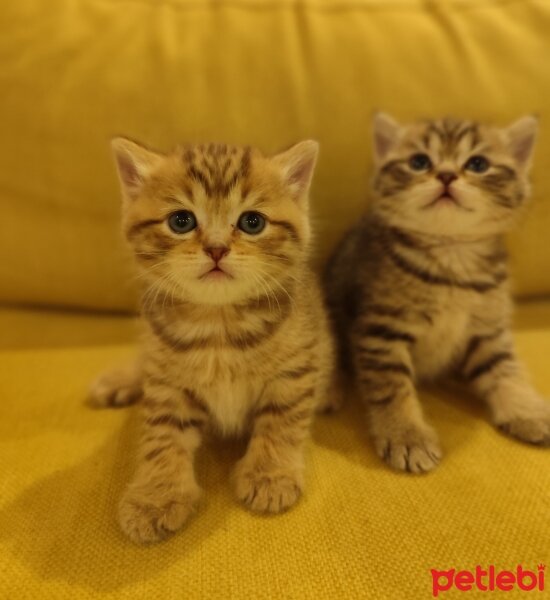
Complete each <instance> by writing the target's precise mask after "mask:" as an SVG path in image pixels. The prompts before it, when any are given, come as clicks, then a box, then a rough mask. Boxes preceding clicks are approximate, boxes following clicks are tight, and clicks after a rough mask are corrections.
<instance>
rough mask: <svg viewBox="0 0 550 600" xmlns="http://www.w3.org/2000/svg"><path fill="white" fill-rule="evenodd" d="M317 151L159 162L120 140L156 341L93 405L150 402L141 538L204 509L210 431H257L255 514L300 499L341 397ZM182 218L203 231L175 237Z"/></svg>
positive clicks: (131, 505) (134, 528) (242, 471)
mask: <svg viewBox="0 0 550 600" xmlns="http://www.w3.org/2000/svg"><path fill="white" fill-rule="evenodd" d="M316 151H317V146H316V144H315V143H313V142H302V143H301V144H298V145H296V146H295V147H293V148H291V149H290V150H288V151H287V152H284V153H282V154H279V155H277V156H275V157H273V158H267V157H264V156H262V155H261V154H260V152H259V151H257V150H255V149H252V148H240V147H233V146H226V145H219V144H210V145H205V146H195V147H185V148H178V149H176V150H175V151H174V152H172V153H170V154H168V155H160V154H158V153H154V152H152V151H150V150H146V149H145V148H143V147H141V146H138V145H136V144H134V143H131V142H129V141H127V140H117V141H116V142H115V156H116V158H117V162H118V166H119V172H120V175H121V182H122V189H123V197H124V210H123V217H124V218H123V227H124V232H125V235H126V237H127V239H128V241H129V243H130V245H131V247H132V249H133V250H134V253H135V256H136V260H137V263H138V265H139V266H140V267H141V273H140V275H141V278H142V279H143V280H144V282H145V285H144V293H143V300H142V309H143V310H142V312H143V317H144V320H145V323H146V326H147V331H146V335H145V340H144V345H143V352H142V356H141V360H140V362H139V365H137V366H136V365H134V366H132V367H131V368H126V369H125V370H121V371H115V372H111V373H108V374H107V375H105V376H103V377H101V378H100V379H99V380H98V382H96V384H95V386H94V388H93V390H92V398H93V400H94V403H95V404H96V405H116V406H119V405H122V404H124V403H125V402H127V403H130V402H132V401H134V400H135V399H137V398H138V397H142V402H141V405H142V408H143V411H144V433H143V438H142V441H141V445H140V449H139V461H138V467H137V472H136V474H135V476H134V479H133V481H132V483H131V484H130V486H129V487H128V490H127V491H126V494H125V495H124V497H123V499H122V502H121V504H120V512H119V516H120V523H121V526H122V528H123V530H124V531H125V532H126V534H127V535H128V536H129V537H130V538H131V539H132V540H134V541H136V542H152V541H156V540H159V539H162V538H163V537H165V536H166V535H168V534H169V533H171V532H173V531H175V530H176V529H178V528H179V527H181V525H182V524H183V523H184V522H185V520H186V519H187V518H188V517H189V515H190V514H191V513H192V511H193V510H194V507H195V506H196V503H197V501H198V498H199V494H200V490H199V487H198V485H197V483H196V480H195V474H194V467H193V457H194V453H195V451H196V449H197V448H198V446H199V445H200V443H201V441H202V438H203V436H204V434H205V433H206V432H208V431H213V432H217V433H220V434H222V435H236V434H251V438H250V442H249V446H248V450H247V452H246V454H245V456H244V457H243V458H242V459H241V460H240V461H239V463H238V465H237V467H236V471H235V488H236V494H237V496H238V498H239V499H240V500H241V501H243V502H244V503H245V504H246V505H247V506H248V507H250V508H251V509H252V510H256V511H260V512H279V511H282V510H285V509H287V508H289V507H290V506H291V505H292V504H294V503H295V502H296V500H297V499H298V497H299V495H300V493H301V490H302V488H303V470H304V464H303V446H304V443H305V441H306V440H307V438H308V436H309V428H310V423H311V421H312V418H313V414H314V412H315V410H317V409H319V408H324V407H325V406H326V405H328V404H329V403H331V402H333V401H334V399H333V398H331V397H329V384H331V377H332V371H333V369H334V358H333V348H332V342H331V338H330V330H329V326H328V321H327V318H326V315H325V311H324V308H323V305H322V300H321V293H320V290H319V288H318V284H317V282H316V280H315V277H314V276H313V274H312V272H311V271H310V269H309V267H308V265H307V258H308V252H309V250H308V248H309V239H310V231H309V223H308V215H307V194H308V188H309V183H310V178H311V174H312V171H313V166H314V162H315V157H316ZM178 210H188V211H192V212H193V213H194V214H195V216H196V219H197V224H198V226H197V227H196V229H193V230H192V231H189V232H187V233H184V234H177V233H174V232H173V231H172V230H171V229H170V227H169V224H168V219H169V215H170V214H171V213H173V212H174V211H178ZM247 211H257V212H259V213H261V214H262V215H263V216H264V218H265V220H266V223H267V224H266V227H265V229H264V230H263V231H262V232H260V233H259V234H257V235H250V234H246V233H245V232H244V231H242V230H240V229H239V228H238V222H239V217H240V215H242V214H243V213H244V212H247ZM210 247H223V248H225V250H226V251H228V252H226V254H225V255H224V256H223V258H222V259H221V260H219V262H218V263H217V264H218V266H219V267H220V268H222V269H223V271H224V274H223V275H220V273H218V274H217V275H215V276H213V277H211V276H210V271H211V269H212V268H213V267H215V266H216V262H215V260H214V259H213V258H212V256H211V255H209V254H208V249H209V248H210ZM205 273H206V275H205Z"/></svg>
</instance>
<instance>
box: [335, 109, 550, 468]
mask: <svg viewBox="0 0 550 600" xmlns="http://www.w3.org/2000/svg"><path fill="white" fill-rule="evenodd" d="M374 129H375V153H376V159H377V168H376V173H375V176H374V182H373V199H372V203H371V206H370V209H369V211H368V213H367V215H366V216H365V217H364V218H363V219H362V220H361V221H360V222H359V223H358V224H357V225H356V226H355V227H354V228H353V230H352V231H351V232H349V233H348V234H347V235H346V236H345V238H344V239H343V241H342V243H341V244H340V246H339V248H338V249H337V250H336V252H335V254H334V256H333V258H332V260H331V262H330V264H329V266H328V269H327V272H326V277H325V285H326V290H327V295H328V299H329V304H330V309H331V314H332V318H333V323H334V326H335V329H336V331H337V333H338V335H339V338H340V346H341V363H342V368H343V369H344V370H347V372H348V373H350V374H353V375H354V377H355V380H356V382H357V385H358V388H359V390H360V394H361V396H362V398H363V400H364V403H365V405H366V406H367V409H368V413H369V420H370V428H371V432H372V436H373V438H374V443H375V447H376V451H377V453H378V454H379V455H380V456H381V457H382V458H383V459H384V460H385V461H386V462H387V463H388V464H389V465H390V466H392V467H394V468H396V469H403V470H407V471H412V472H415V473H419V472H424V471H429V470H430V469H433V468H434V467H435V466H436V465H437V464H438V463H439V461H440V458H441V455H442V453H441V448H440V445H439V441H438V439H437V436H436V433H435V432H434V430H433V429H432V428H431V427H430V426H429V425H428V424H427V423H426V421H425V419H424V417H423V415H422V409H421V406H420V403H419V401H418V398H417V394H416V384H417V382H418V381H422V380H425V379H434V378H437V377H440V376H443V375H449V376H453V377H458V378H459V379H460V380H462V381H463V382H464V383H466V384H467V385H469V386H470V387H471V388H472V389H473V390H474V391H475V392H477V393H478V394H479V395H480V396H482V397H483V398H484V399H485V400H486V402H487V403H488V405H489V407H490V409H491V412H492V417H493V421H494V423H495V424H496V425H497V427H499V428H500V429H502V430H503V431H505V432H507V433H509V434H511V435H513V436H515V437H517V438H519V439H521V440H523V441H526V442H531V443H536V444H548V443H549V442H550V406H549V405H548V404H547V403H546V402H545V401H543V400H542V399H541V398H540V397H539V396H538V395H537V393H536V392H535V391H534V389H533V388H532V386H531V384H530V383H529V381H528V379H527V376H526V374H525V372H524V369H523V368H522V366H521V365H520V363H519V361H518V359H517V356H516V352H515V349H514V344H513V340H512V336H511V333H510V313H511V299H510V293H509V284H508V270H507V264H506V253H505V250H504V247H503V243H502V234H503V233H505V232H506V231H508V229H509V228H510V227H511V226H512V225H513V224H514V222H515V221H516V220H517V217H518V214H519V213H520V212H521V211H522V209H523V208H524V206H525V205H526V203H527V197H528V191H529V186H528V180H527V175H528V169H529V162H530V155H531V149H532V146H533V142H534V136H535V130H536V122H535V121H534V119H532V118H530V117H526V118H523V119H520V121H518V122H517V123H515V124H514V125H512V126H511V127H509V128H507V129H497V128H492V127H488V126H484V125H480V124H477V123H472V122H466V121H459V120H452V119H445V120H440V121H428V122H422V123H416V124H413V125H408V126H400V125H398V124H397V123H396V122H395V121H394V120H393V119H391V118H390V117H388V116H386V115H379V116H378V117H377V118H376V120H375V127H374ZM419 154H421V155H423V158H421V159H419V158H418V155H419ZM473 156H477V157H480V156H481V157H483V158H484V159H487V160H488V165H489V166H488V168H487V169H486V170H485V169H484V167H485V166H487V165H486V164H485V165H484V163H483V162H480V161H479V159H476V160H477V163H476V164H478V165H479V164H481V165H482V166H483V169H481V170H482V171H483V172H476V171H475V170H473V168H472V167H467V166H466V165H471V163H470V162H469V161H470V159H471V158H472V157H473ZM413 157H415V158H413ZM426 157H428V159H429V160H428V161H427V162H426ZM419 161H420V162H419ZM422 164H425V165H427V166H426V168H423V169H418V168H414V167H415V166H416V167H418V165H422ZM441 173H444V174H446V175H443V176H441ZM445 181H447V182H448V183H445Z"/></svg>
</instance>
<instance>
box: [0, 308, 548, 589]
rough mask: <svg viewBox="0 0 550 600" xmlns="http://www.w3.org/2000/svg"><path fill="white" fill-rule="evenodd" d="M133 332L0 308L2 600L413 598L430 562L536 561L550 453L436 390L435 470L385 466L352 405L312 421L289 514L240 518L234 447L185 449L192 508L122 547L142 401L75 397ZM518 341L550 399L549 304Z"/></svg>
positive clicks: (525, 323) (429, 401) (111, 323)
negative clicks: (181, 525)
mask: <svg viewBox="0 0 550 600" xmlns="http://www.w3.org/2000/svg"><path fill="white" fill-rule="evenodd" d="M52 319H53V321H54V322H55V327H52ZM134 330H135V323H134V322H133V321H132V320H130V319H126V318H121V317H91V316H82V317H79V316H78V315H75V314H67V315H63V314H61V313H55V314H53V313H50V312H42V313H40V312H32V313H31V312H28V311H21V312H18V311H13V310H11V311H8V310H3V311H0V331H2V336H1V340H2V343H1V346H2V349H1V350H0V385H1V403H0V472H1V473H2V478H1V479H0V490H1V491H0V564H2V569H1V570H0V589H1V590H2V593H1V594H0V595H2V597H5V598H17V599H18V600H24V599H31V598H32V599H35V598H55V599H56V600H63V599H67V600H74V599H75V598H76V599H79V598H86V599H88V598H102V599H108V598H112V599H113V600H114V599H116V600H124V599H128V600H130V599H132V600H138V599H147V600H150V599H153V598H167V599H171V598H188V599H194V598H197V599H198V598H204V599H206V598H212V599H214V598H216V599H217V598H231V599H232V600H240V599H243V600H244V599H250V598H258V599H260V598H261V599H264V598H265V599H271V598H294V599H297V600H307V599H311V600H322V599H326V600H332V599H333V598H344V599H347V598H349V599H353V600H355V599H357V598H375V599H377V600H385V599H388V600H396V599H412V598H415V599H416V598H418V599H420V598H429V597H431V592H432V579H431V575H430V569H432V568H434V569H450V568H452V567H455V568H457V569H473V568H475V566H476V565H478V564H479V565H482V566H486V565H490V564H494V565H496V566H497V567H498V568H500V569H503V568H506V569H515V568H516V566H517V564H522V565H523V566H524V567H525V568H529V569H535V568H536V565H537V564H538V563H540V562H545V561H546V560H547V558H548V537H549V533H550V530H549V527H548V525H547V523H548V506H549V504H548V490H549V489H550V469H548V461H549V460H550V450H545V449H541V448H534V447H529V446H525V445H522V444H520V443H517V442H514V441H512V440H510V439H507V438H505V437H504V436H502V435H501V434H499V433H497V432H496V431H495V430H494V429H493V428H492V427H491V426H490V425H489V424H488V422H487V420H486V419H485V418H484V410H483V408H482V407H480V406H479V404H478V403H477V402H475V401H474V400H472V399H471V398H467V397H465V396H463V395H461V394H457V393H456V392H450V391H446V390H443V389H438V388H434V389H426V390H423V391H422V392H421V395H422V399H423V401H424V405H425V409H426V413H427V415H428V418H429V420H430V421H431V422H432V423H433V424H434V425H435V427H436V428H437V430H438V431H439V433H440V435H441V438H442V442H443V448H444V451H445V457H444V460H443V462H442V464H441V466H440V468H439V469H438V470H437V471H435V472H433V473H432V474H430V475H427V476H422V477H415V476H408V475H405V474H397V473H394V472H392V471H390V470H389V469H388V468H386V467H385V466H384V465H383V464H382V463H381V462H380V460H379V459H378V458H377V457H376V456H375V455H374V452H373V449H372V447H371V445H370V443H369V441H368V437H367V434H366V428H365V425H364V420H363V417H362V410H361V408H360V407H359V406H358V403H357V402H356V399H354V398H349V399H348V402H347V405H346V406H345V408H344V409H343V410H342V411H341V412H340V413H338V414H335V415H331V416H320V417H319V418H318V419H317V421H316V423H315V425H314V427H313V437H312V440H311V443H310V444H309V448H308V452H307V466H308V470H307V490H306V493H305V496H304V497H303V499H302V500H301V501H300V503H299V504H298V505H297V506H296V507H295V508H294V509H293V510H291V511H289V512H288V513H286V514H284V515H280V516H275V517H263V516H257V515H253V514H250V513H249V512H247V511H246V510H244V509H243V508H242V507H241V506H240V505H239V504H238V503H237V502H236V501H235V498H234V496H233V494H232V492H231V485H230V475H231V469H232V466H233V464H234V463H235V461H236V460H237V458H238V457H239V455H240V453H241V452H242V450H243V446H242V443H241V442H238V441H214V442H212V443H210V444H208V445H207V446H206V447H204V448H203V449H202V450H201V452H200V453H199V456H198V462H197V472H198V479H199V482H200V484H201V485H202V487H203V488H204V498H203V502H202V504H201V506H200V508H199V510H198V512H197V514H196V515H195V517H194V518H193V519H192V520H191V521H190V522H189V524H188V526H187V527H185V529H183V530H182V531H181V532H179V533H178V534H177V535H175V536H174V537H173V538H172V539H170V540H169V541H167V542H165V543H162V544H159V545H155V546H151V547H146V548H142V547H137V546H134V545H133V544H131V543H130V542H129V541H128V540H126V539H125V538H124V537H123V536H122V534H121V533H120V531H119V529H118V527H117V523H116V519H115V514H116V505H117V500H118V498H119V497H120V495H121V492H122V490H123V488H124V485H125V484H126V483H127V482H128V479H129V477H130V475H131V472H132V469H133V465H134V451H135V447H136V441H137V436H138V432H139V415H138V411H137V410H136V409H128V410H112V411H94V410H91V409H89V408H87V407H86V406H85V405H84V404H83V399H84V397H85V394H86V389H87V386H88V385H89V382H90V380H91V379H92V378H93V377H94V375H96V374H97V373H98V372H99V371H101V369H103V368H105V367H108V366H110V365H112V364H115V363H116V362H117V361H121V360H124V359H126V358H128V357H130V356H132V354H133V353H134V351H135V345H134V343H133V342H132V335H133V333H132V332H133V331H134ZM76 332H78V333H79V336H80V337H79V336H78V335H76ZM84 340H85V341H84ZM517 341H518V348H519V352H520V354H521V356H522V357H523V359H524V360H525V362H526V363H527V365H528V367H529V368H530V370H531V372H532V375H533V379H534V381H535V382H536V384H537V386H538V387H539V389H540V391H541V392H542V393H544V394H546V395H547V396H548V395H550V371H549V370H548V356H549V355H550V302H548V303H537V304H531V305H525V306H522V307H520V309H519V311H518V318H517ZM441 597H443V596H441ZM446 597H449V598H450V597H455V596H451V595H448V596H446Z"/></svg>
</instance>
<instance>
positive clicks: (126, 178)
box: [111, 137, 161, 198]
mask: <svg viewBox="0 0 550 600" xmlns="http://www.w3.org/2000/svg"><path fill="white" fill-rule="evenodd" d="M111 148H112V150H113V154H114V157H115V162H116V166H117V170H118V176H119V179H120V184H121V186H122V192H123V194H124V195H125V196H128V197H129V198H135V197H136V196H137V195H138V194H139V192H140V190H141V188H142V186H143V182H144V181H145V179H146V178H147V177H148V176H149V174H150V173H151V171H152V170H153V168H154V167H155V166H156V165H158V163H159V162H160V160H161V155H160V154H157V153H156V152H153V151H152V150H148V149H147V148H144V147H143V146H140V145H139V144H137V143H136V142H132V141H131V140H128V139H126V138H123V137H117V138H114V139H112V140H111Z"/></svg>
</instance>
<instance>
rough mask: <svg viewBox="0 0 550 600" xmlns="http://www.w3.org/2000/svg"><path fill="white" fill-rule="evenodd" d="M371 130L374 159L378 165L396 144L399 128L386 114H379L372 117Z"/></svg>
mask: <svg viewBox="0 0 550 600" xmlns="http://www.w3.org/2000/svg"><path fill="white" fill-rule="evenodd" d="M372 130H373V138H374V157H375V159H376V162H378V163H380V162H382V161H383V160H384V159H385V158H386V156H387V155H388V153H389V152H390V150H391V149H392V148H393V147H394V146H395V144H396V143H397V141H398V139H399V132H400V130H401V126H400V125H399V123H398V122H397V121H396V120H395V119H393V118H392V117H390V115H388V114H387V113H383V112H379V113H376V114H375V115H374V119H373V122H372Z"/></svg>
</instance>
